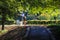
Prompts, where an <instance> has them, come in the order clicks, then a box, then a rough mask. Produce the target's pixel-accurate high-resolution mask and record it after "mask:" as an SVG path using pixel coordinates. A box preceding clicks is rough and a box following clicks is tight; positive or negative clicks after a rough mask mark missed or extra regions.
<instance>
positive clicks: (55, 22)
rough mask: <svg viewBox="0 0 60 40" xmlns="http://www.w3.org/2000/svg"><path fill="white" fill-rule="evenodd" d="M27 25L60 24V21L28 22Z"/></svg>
mask: <svg viewBox="0 0 60 40" xmlns="http://www.w3.org/2000/svg"><path fill="white" fill-rule="evenodd" d="M27 24H60V20H28V21H27Z"/></svg>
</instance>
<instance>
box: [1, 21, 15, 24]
mask: <svg viewBox="0 0 60 40" xmlns="http://www.w3.org/2000/svg"><path fill="white" fill-rule="evenodd" d="M1 24H2V21H0V25H1ZM4 24H14V21H5V23H4Z"/></svg>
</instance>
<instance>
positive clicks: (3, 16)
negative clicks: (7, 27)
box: [2, 13, 5, 30]
mask: <svg viewBox="0 0 60 40" xmlns="http://www.w3.org/2000/svg"><path fill="white" fill-rule="evenodd" d="M4 22H5V14H3V13H2V30H4Z"/></svg>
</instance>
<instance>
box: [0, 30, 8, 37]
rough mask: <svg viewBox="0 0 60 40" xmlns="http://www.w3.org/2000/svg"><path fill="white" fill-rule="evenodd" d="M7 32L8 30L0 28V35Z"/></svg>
mask: <svg viewBox="0 0 60 40" xmlns="http://www.w3.org/2000/svg"><path fill="white" fill-rule="evenodd" d="M7 32H8V30H1V31H0V36H2V35H4V34H6V33H7Z"/></svg>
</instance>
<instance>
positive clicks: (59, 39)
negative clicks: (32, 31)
mask: <svg viewBox="0 0 60 40" xmlns="http://www.w3.org/2000/svg"><path fill="white" fill-rule="evenodd" d="M48 28H50V30H51V31H52V33H53V35H54V36H55V38H56V40H60V25H58V24H56V25H49V26H48Z"/></svg>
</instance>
